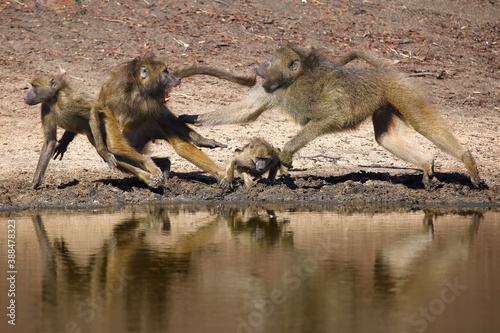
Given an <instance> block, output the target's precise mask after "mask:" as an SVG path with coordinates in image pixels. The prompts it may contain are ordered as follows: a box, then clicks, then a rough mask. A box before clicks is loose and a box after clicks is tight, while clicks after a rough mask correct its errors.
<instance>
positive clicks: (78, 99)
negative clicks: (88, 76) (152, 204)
mask: <svg viewBox="0 0 500 333" xmlns="http://www.w3.org/2000/svg"><path fill="white" fill-rule="evenodd" d="M31 85H32V88H31V90H30V91H29V93H28V95H27V96H26V97H25V98H24V101H25V102H26V103H27V104H29V105H36V104H39V103H42V110H41V114H42V125H43V132H44V144H43V148H42V152H41V154H40V159H39V160H38V165H37V168H36V171H35V176H34V178H33V182H32V184H31V187H32V188H37V187H38V186H39V185H40V184H41V183H42V181H43V177H44V174H45V171H46V169H47V166H48V163H49V161H50V158H51V157H52V155H53V153H54V151H55V150H56V147H55V145H56V135H57V127H58V126H59V127H62V128H64V129H66V130H67V131H71V132H72V133H83V134H85V135H87V138H88V139H89V141H90V142H91V143H92V145H94V146H95V147H96V150H97V152H98V153H99V155H101V157H102V158H103V159H104V160H105V161H106V162H107V163H108V164H109V165H110V166H111V167H117V166H118V167H119V168H120V169H122V170H124V171H129V172H131V173H133V174H135V175H136V176H138V177H139V178H140V179H141V180H143V181H145V182H146V183H147V184H148V185H150V186H153V185H156V184H157V183H158V182H160V181H161V180H162V179H163V175H162V173H161V170H160V169H159V168H158V167H156V166H155V164H154V163H153V161H151V159H149V158H147V157H144V156H142V155H141V154H139V153H137V152H136V151H135V150H134V149H133V148H132V147H130V146H129V145H128V143H127V141H126V140H125V138H124V137H123V135H122V133H121V132H120V131H119V129H118V126H117V124H115V123H116V120H115V119H114V117H113V115H112V114H111V113H110V111H109V110H107V109H105V108H101V107H100V106H99V105H98V104H97V102H96V100H95V99H94V98H92V97H90V96H89V95H88V94H86V93H85V92H83V91H81V90H79V89H76V88H74V87H72V86H71V85H69V84H68V83H67V82H66V80H65V79H64V77H63V76H38V77H36V78H34V79H33V80H32V81H31ZM101 117H104V118H106V122H105V124H104V122H101V121H100V118H101ZM101 125H102V126H101ZM72 136H74V134H73V135H72ZM63 139H64V138H63ZM104 140H106V144H105V143H104ZM108 149H109V150H108ZM64 151H65V149H64V150H61V151H59V152H58V153H60V154H61V155H62V154H64ZM110 151H111V152H110ZM115 155H116V156H117V157H118V160H117V158H116V157H115ZM122 158H125V159H126V160H127V162H123V161H122V160H121V159H122ZM128 162H133V163H135V164H137V166H138V167H136V166H133V165H131V164H129V163H128ZM139 167H144V168H145V169H146V170H147V172H146V171H144V170H142V169H141V168H139Z"/></svg>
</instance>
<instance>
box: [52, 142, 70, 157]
mask: <svg viewBox="0 0 500 333" xmlns="http://www.w3.org/2000/svg"><path fill="white" fill-rule="evenodd" d="M67 149H68V145H67V144H66V143H61V142H59V144H58V145H57V146H56V148H55V149H54V161H55V160H57V158H58V157H59V161H60V160H62V158H63V156H64V153H65V152H66V150H67Z"/></svg>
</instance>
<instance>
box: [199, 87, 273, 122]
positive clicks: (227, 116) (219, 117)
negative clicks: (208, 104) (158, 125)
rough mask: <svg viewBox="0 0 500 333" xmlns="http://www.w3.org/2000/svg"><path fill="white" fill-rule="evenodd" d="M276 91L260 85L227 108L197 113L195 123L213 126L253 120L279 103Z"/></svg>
mask: <svg viewBox="0 0 500 333" xmlns="http://www.w3.org/2000/svg"><path fill="white" fill-rule="evenodd" d="M279 96H280V94H279V93H278V92H274V93H268V92H266V91H265V89H264V88H263V87H262V86H260V87H258V88H256V89H255V90H253V91H252V92H251V93H250V94H249V95H248V97H247V98H245V99H244V100H243V101H241V102H240V103H237V104H235V105H233V106H230V107H228V108H224V109H220V110H217V111H212V112H209V113H205V114H202V115H199V116H198V117H197V119H196V120H195V123H196V124H200V125H203V126H214V125H224V124H242V123H247V122H251V121H254V120H255V119H257V118H258V117H259V116H260V115H261V114H262V113H263V112H264V111H266V110H268V109H271V108H273V107H275V106H277V105H278V104H279V99H280V97H279Z"/></svg>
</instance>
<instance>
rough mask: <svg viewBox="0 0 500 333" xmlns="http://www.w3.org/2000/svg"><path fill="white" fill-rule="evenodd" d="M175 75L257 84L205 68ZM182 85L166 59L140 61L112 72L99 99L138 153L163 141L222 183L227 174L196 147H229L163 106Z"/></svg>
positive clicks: (199, 67)
mask: <svg viewBox="0 0 500 333" xmlns="http://www.w3.org/2000/svg"><path fill="white" fill-rule="evenodd" d="M176 73H177V74H178V75H179V76H181V77H187V76H191V75H197V74H206V75H212V76H216V77H220V78H224V79H227V80H232V81H233V82H237V83H240V84H243V83H244V84H246V85H253V84H254V83H255V77H254V76H249V77H238V76H237V75H233V74H230V73H227V72H223V71H219V70H215V69H210V68H209V67H203V66H190V67H184V68H180V69H178V70H176ZM180 83H181V80H180V78H178V77H176V76H175V75H173V74H172V73H170V72H169V71H168V70H167V65H166V64H165V63H164V62H163V61H159V60H157V59H155V58H154V57H153V56H147V57H137V58H135V59H133V60H132V61H130V62H127V63H124V64H122V65H120V66H118V67H117V68H116V69H115V70H113V71H112V72H111V73H110V77H109V79H108V80H107V81H106V82H105V83H104V85H103V86H102V88H101V91H100V93H99V97H98V100H99V101H100V102H101V103H102V104H103V105H104V106H106V107H108V108H110V109H111V110H112V111H113V113H114V114H115V116H116V119H117V120H118V122H119V123H120V126H121V127H122V128H123V132H124V134H125V136H126V137H127V139H128V140H129V142H130V143H131V144H132V145H133V147H134V148H136V149H137V150H138V151H139V152H140V151H142V150H143V148H144V147H145V145H146V144H147V143H148V142H149V141H151V140H155V139H165V140H167V141H168V142H169V143H170V144H171V145H172V147H173V148H174V150H175V151H176V153H177V154H179V156H181V157H183V158H185V159H186V160H188V161H190V162H191V163H193V164H194V165H196V166H197V167H199V168H200V169H202V170H204V171H206V172H208V173H210V174H211V175H212V176H214V177H215V178H216V179H217V180H218V181H219V180H220V179H221V178H222V177H223V176H224V169H223V168H222V167H220V166H218V165H217V164H215V162H213V161H212V160H211V159H210V158H209V157H208V156H207V155H205V154H204V153H203V152H202V151H201V150H199V149H198V148H196V147H195V146H194V145H197V146H199V147H210V148H214V147H226V145H223V144H221V143H219V142H217V141H214V140H210V139H206V138H204V137H202V136H201V135H200V134H198V133H197V132H196V131H194V130H193V129H192V128H190V127H188V126H187V125H186V124H185V123H184V122H182V121H180V120H179V119H178V118H177V117H176V116H175V115H174V114H173V113H172V112H171V111H170V110H169V109H168V108H167V107H166V105H165V102H166V101H167V100H168V93H169V91H170V90H171V89H172V88H173V87H175V86H178V85H180Z"/></svg>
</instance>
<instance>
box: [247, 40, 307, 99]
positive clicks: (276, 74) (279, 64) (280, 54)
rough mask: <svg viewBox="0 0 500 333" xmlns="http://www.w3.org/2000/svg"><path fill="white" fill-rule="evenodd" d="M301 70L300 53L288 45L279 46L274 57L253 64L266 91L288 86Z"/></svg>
mask: <svg viewBox="0 0 500 333" xmlns="http://www.w3.org/2000/svg"><path fill="white" fill-rule="evenodd" d="M302 71H303V70H302V66H301V55H300V54H299V53H298V52H297V51H296V50H294V49H293V48H292V47H290V46H284V47H281V48H279V49H278V50H277V51H276V55H275V56H274V57H272V58H271V59H269V60H268V61H266V62H265V63H263V64H260V65H255V72H256V73H257V75H259V76H260V77H262V78H263V79H264V80H265V82H264V84H263V85H262V86H263V87H264V89H266V91H267V92H273V91H275V90H276V89H278V88H286V87H288V86H289V85H290V84H291V83H292V82H293V81H294V80H295V79H296V78H297V76H299V75H300V74H302Z"/></svg>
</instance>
